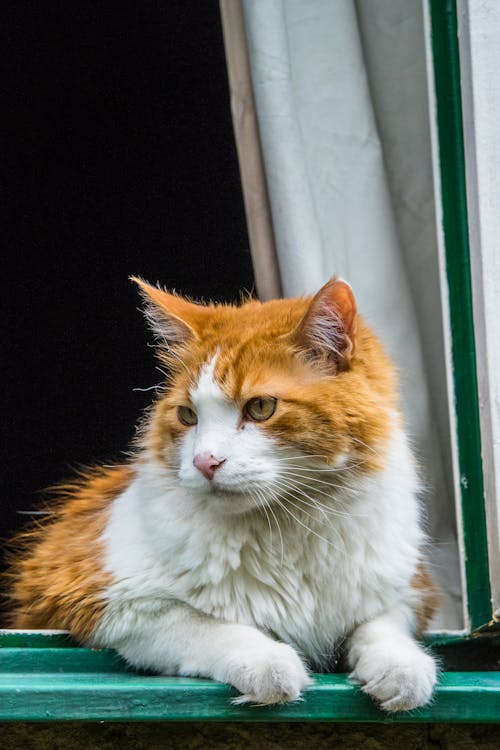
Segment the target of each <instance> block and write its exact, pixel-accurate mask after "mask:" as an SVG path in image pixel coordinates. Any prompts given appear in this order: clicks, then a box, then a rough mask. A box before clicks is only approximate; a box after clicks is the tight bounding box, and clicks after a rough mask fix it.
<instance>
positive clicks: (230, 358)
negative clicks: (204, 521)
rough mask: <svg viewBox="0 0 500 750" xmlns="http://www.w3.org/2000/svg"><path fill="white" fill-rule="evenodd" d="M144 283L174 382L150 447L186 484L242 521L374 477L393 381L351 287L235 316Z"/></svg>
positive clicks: (152, 426)
mask: <svg viewBox="0 0 500 750" xmlns="http://www.w3.org/2000/svg"><path fill="white" fill-rule="evenodd" d="M135 281H136V282H137V283H138V284H139V286H140V290H141V293H142V295H143V297H144V300H145V302H146V314H147V317H148V319H149V321H150V323H151V325H152V328H153V330H154V331H155V334H156V336H157V339H158V352H159V356H160V358H161V359H162V361H163V363H164V364H165V365H166V367H167V369H168V372H169V379H168V383H167V387H166V389H165V391H164V393H163V394H162V395H161V397H160V398H159V399H158V401H157V402H156V404H155V406H154V408H153V410H152V412H151V416H150V420H149V422H148V425H147V429H146V430H145V433H144V438H143V441H144V444H145V447H146V448H147V450H148V452H149V454H150V455H153V456H154V457H155V459H156V460H158V461H160V462H161V463H163V464H164V465H166V466H167V467H168V468H169V469H170V470H171V471H174V472H175V474H176V476H177V478H178V481H179V482H180V484H181V485H182V486H184V487H185V488H188V489H189V490H191V491H192V492H193V493H195V494H197V495H199V496H202V497H206V500H207V502H212V503H213V504H214V505H217V504H218V505H220V507H221V508H224V509H225V510H227V511H228V512H238V513H239V512H244V511H248V510H250V509H251V508H254V507H257V506H259V505H261V504H262V503H266V504H269V503H272V502H273V501H275V502H277V503H279V502H280V501H281V502H282V501H283V500H284V499H285V498H286V495H287V493H288V494H290V493H291V492H293V493H295V494H296V495H300V494H301V493H305V496H307V495H309V494H310V493H311V491H312V490H317V491H318V492H319V493H321V492H325V491H331V489H332V488H333V487H334V486H335V485H337V486H338V485H340V484H342V481H343V479H344V477H345V476H346V475H347V474H348V472H349V471H353V470H354V469H356V468H357V469H358V470H362V471H370V470H373V469H374V467H375V466H376V465H377V455H378V452H377V445H379V444H380V443H381V442H382V441H383V440H384V439H385V438H386V437H387V434H388V430H389V427H388V423H387V422H388V420H387V414H388V410H389V409H391V408H394V406H395V392H394V381H393V375H392V368H391V365H390V364H389V362H388V360H387V359H386V357H385V355H384V353H383V351H382V348H381V346H380V344H379V343H378V341H377V339H376V338H375V336H373V334H372V333H371V332H370V331H369V329H368V328H367V327H366V325H365V324H364V323H363V321H362V320H361V319H360V318H359V317H358V315H357V312H356V303H355V300H354V296H353V293H352V290H351V287H350V286H349V285H348V284H347V283H346V282H344V281H342V280H340V279H337V278H334V279H332V280H331V281H329V282H328V283H327V284H326V285H325V286H324V287H322V289H320V291H319V292H318V293H317V294H316V295H315V296H314V297H312V298H297V299H281V300H272V301H270V302H266V303H261V302H258V301H255V300H248V301H245V302H243V303H242V304H240V305H238V306H232V305H212V304H210V305H200V304H195V303H193V302H190V301H188V300H186V299H184V298H182V297H180V296H177V295H174V294H169V293H167V292H165V291H163V290H161V289H159V288H157V287H154V286H150V285H149V284H147V283H146V282H144V281H142V280H140V279H135ZM321 471H324V477H322V478H321V479H320V477H321V476H322V475H321V473H319V472H321ZM321 481H323V482H325V485H324V486H323V485H322V484H321V483H320V482H321ZM294 496H295V495H294Z"/></svg>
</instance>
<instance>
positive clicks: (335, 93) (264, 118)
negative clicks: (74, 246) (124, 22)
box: [222, 0, 463, 628]
mask: <svg viewBox="0 0 500 750" xmlns="http://www.w3.org/2000/svg"><path fill="white" fill-rule="evenodd" d="M231 2H235V0H227V3H226V4H230V3H231ZM222 8H223V13H224V0H223V4H222ZM243 11H244V22H245V32H246V42H247V45H248V57H249V61H250V70H251V79H252V88H253V97H254V99H255V105H256V111H257V121H258V131H259V134H260V143H261V149H262V154H263V160H264V168H265V180H266V183H267V190H268V193H269V202H270V207H271V215H272V224H273V229H274V236H275V244H276V254H277V259H278V266H279V273H280V277H281V285H282V289H283V293H284V295H285V296H294V295H298V294H303V293H312V292H314V291H316V290H317V289H318V288H319V287H320V286H321V285H322V284H323V283H325V281H326V280H327V279H328V278H329V277H330V276H332V275H333V274H335V273H337V274H340V275H341V276H342V277H344V278H345V279H347V280H348V281H349V282H350V283H351V284H352V286H353V288H354V292H355V294H356V297H357V300H358V305H359V309H360V311H361V312H362V314H363V315H364V317H365V318H366V320H367V321H368V322H369V323H370V324H371V325H372V326H373V328H374V329H375V331H376V332H377V333H378V334H379V335H380V336H381V338H382V340H383V341H384V343H385V345H386V347H387V349H388V351H389V352H390V354H391V355H392V357H393V358H394V360H395V361H396V363H397V365H398V367H399V371H400V377H401V384H402V388H401V389H402V400H403V407H404V410H405V413H406V415H407V421H408V426H409V431H410V434H411V436H412V439H413V442H414V445H415V447H416V450H417V454H418V455H419V456H420V459H421V463H422V466H423V467H424V476H425V478H426V479H427V483H428V488H429V489H428V497H427V525H428V529H429V533H430V536H431V537H432V540H433V543H434V550H433V561H434V566H435V571H436V574H437V575H438V577H439V579H440V581H441V587H442V589H443V593H444V597H443V606H442V610H441V613H440V617H439V619H438V620H437V621H436V623H435V625H436V627H439V626H443V627H449V628H453V627H461V626H462V624H463V620H462V615H461V610H460V572H459V564H458V553H457V545H456V530H455V528H456V521H455V512H454V500H453V482H452V466H451V459H450V447H449V446H450V436H449V417H448V405H447V392H446V377H445V362H444V355H443V352H444V344H443V334H442V326H443V323H442V311H441V302H440V284H439V265H438V253H437V246H436V221H435V216H434V188H433V176H432V158H431V147H430V135H429V133H430V130H429V119H428V92H427V72H426V55H425V36H424V20H423V9H422V5H421V2H420V0H357V2H356V1H355V0H243ZM226 35H227V29H226ZM240 159H241V154H240ZM257 285H259V279H258V278H257Z"/></svg>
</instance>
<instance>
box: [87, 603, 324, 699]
mask: <svg viewBox="0 0 500 750" xmlns="http://www.w3.org/2000/svg"><path fill="white" fill-rule="evenodd" d="M147 609H149V608H147ZM127 610H128V611H127ZM94 640H95V641H96V642H98V643H99V644H100V645H106V646H111V647H113V648H115V649H116V650H117V651H118V652H119V653H120V654H121V655H122V656H123V657H124V658H125V659H126V660H127V661H128V662H129V664H131V665H132V666H134V667H139V668H143V669H144V668H146V669H152V670H155V671H157V672H161V673H163V674H170V675H174V674H178V675H183V676H186V677H197V676H198V677H209V678H211V679H214V680H218V681H219V682H226V683H229V684H230V685H233V686H234V687H235V688H237V690H239V691H240V693H241V694H242V695H241V696H239V697H238V698H236V699H235V701H234V702H235V703H247V702H255V703H260V704H269V703H284V702H286V701H294V700H297V699H298V698H299V697H300V694H301V692H302V690H304V688H306V687H307V686H308V685H309V684H310V683H311V682H312V681H311V679H310V678H309V676H308V674H307V671H306V668H305V666H304V664H303V663H302V661H301V659H300V657H299V656H298V654H297V653H296V652H295V650H294V649H293V648H292V647H291V646H288V645H286V644H285V643H278V642H277V641H274V640H273V639H272V638H269V637H268V636H267V635H264V633H261V632H260V631H259V630H257V628H254V627H251V626H248V625H239V624H236V623H230V622H225V621H222V620H218V619H216V618H214V617H210V616H207V615H205V614H203V613H201V612H199V611H197V610H195V609H193V608H192V607H189V606H187V605H184V604H182V603H177V602H170V603H167V604H164V603H163V604H162V605H161V606H160V607H158V608H157V609H156V611H154V612H152V611H151V609H149V611H146V610H144V608H143V607H142V606H139V607H134V604H133V603H130V604H128V605H127V608H124V607H123V606H122V607H120V609H119V612H116V617H114V616H113V615H112V613H111V612H110V611H108V612H107V613H106V614H105V616H104V619H103V622H102V624H101V626H100V627H99V629H98V632H97V633H96V638H95V639H94Z"/></svg>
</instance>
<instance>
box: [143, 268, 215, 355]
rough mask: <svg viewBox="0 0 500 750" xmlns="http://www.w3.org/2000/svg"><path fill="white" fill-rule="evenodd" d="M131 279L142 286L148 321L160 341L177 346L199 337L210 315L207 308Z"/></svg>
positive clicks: (144, 282)
mask: <svg viewBox="0 0 500 750" xmlns="http://www.w3.org/2000/svg"><path fill="white" fill-rule="evenodd" d="M130 279H131V281H134V282H135V283H136V284H137V285H138V287H139V290H140V293H141V296H142V298H143V300H144V312H145V314H146V318H147V320H148V322H149V324H150V326H151V328H152V330H153V332H154V333H155V334H156V335H157V337H158V339H160V341H163V342H165V343H167V344H168V345H169V346H176V345H180V344H184V343H186V342H187V341H189V340H190V339H196V338H198V333H199V331H201V330H202V329H203V324H204V322H205V321H206V317H207V315H209V312H208V308H207V307H204V306H203V305H197V304H196V303H194V302H190V301H189V300H187V299H184V297H180V296H178V295H177V294H169V292H165V291H164V290H163V289H160V288H159V287H157V286H152V285H151V284H148V283H147V281H144V280H143V279H139V278H138V277H136V276H131V277H130Z"/></svg>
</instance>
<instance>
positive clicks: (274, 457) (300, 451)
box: [11, 279, 436, 711]
mask: <svg viewBox="0 0 500 750" xmlns="http://www.w3.org/2000/svg"><path fill="white" fill-rule="evenodd" d="M136 281H137V283H138V284H139V286H140V289H141V291H142V294H143V296H144V299H145V301H146V311H147V316H148V318H149V320H150V322H151V324H152V326H153V329H154V331H155V333H156V335H157V337H158V353H159V356H160V358H161V360H162V362H163V364H164V365H165V366H166V367H167V368H168V372H169V377H168V381H167V382H166V383H165V388H164V390H163V392H162V393H161V395H160V396H159V398H158V399H157V401H156V402H155V404H154V405H153V407H152V408H151V410H150V411H149V413H148V415H147V417H146V419H145V421H144V424H143V426H142V430H141V436H140V439H139V444H138V447H137V451H136V453H135V458H134V459H133V460H131V462H130V464H129V465H128V466H126V467H115V468H112V469H103V470H100V471H99V472H97V473H96V474H95V475H92V476H89V477H86V478H84V479H83V480H82V481H81V482H79V483H76V484H75V486H73V487H66V488H63V491H62V496H63V497H62V499H61V501H60V502H59V504H58V506H57V507H56V508H55V509H54V511H53V513H52V515H51V516H50V518H49V519H48V521H47V522H46V523H45V524H43V525H42V526H41V527H39V528H37V529H36V530H34V531H33V532H31V533H29V534H27V535H25V536H24V537H23V540H22V545H21V549H20V552H19V553H18V555H17V559H15V560H14V562H13V564H12V567H11V575H12V577H13V585H12V588H11V601H12V609H11V611H12V625H13V626H14V627H18V628H42V627H61V628H66V629H68V630H69V631H70V632H72V633H73V634H74V635H75V636H76V637H77V638H78V639H80V640H81V641H82V642H83V643H86V644H90V645H94V646H111V647H114V648H116V649H117V650H118V651H119V653H120V654H122V655H123V656H124V657H125V659H127V661H128V662H129V663H130V664H132V665H133V666H136V667H145V668H148V669H152V670H155V671H157V672H162V673H166V674H181V675H192V676H194V675H201V676H206V677H211V678H213V679H216V680H221V681H225V682H229V683H231V684H232V685H234V686H235V687H236V688H237V689H238V690H239V691H240V693H241V697H240V698H238V701H239V702H245V701H255V702H258V703H276V702H282V701H289V700H295V699H297V698H298V697H299V696H300V694H301V692H302V691H303V690H304V689H305V688H307V685H308V684H309V683H310V681H311V678H310V676H309V669H328V668H331V666H332V665H333V663H334V660H335V653H336V650H337V648H338V647H339V645H340V644H344V645H345V648H346V651H347V659H348V663H349V665H350V668H351V670H352V677H353V679H355V680H357V681H358V682H359V683H360V684H361V685H362V687H363V689H364V690H365V691H366V692H367V693H369V694H370V695H371V696H372V697H373V698H374V699H375V700H376V701H378V702H379V703H380V705H381V706H382V707H383V708H384V709H386V710H388V711H396V710H401V709H411V708H414V707H416V706H419V705H423V704H424V703H426V702H427V701H428V700H429V699H430V697H431V695H432V690H433V686H434V683H435V680H436V666H435V663H434V661H433V659H432V657H431V656H430V655H429V654H427V653H426V652H425V651H424V650H423V649H422V647H421V646H420V645H419V644H418V643H417V642H416V641H415V639H414V636H415V634H417V633H418V632H419V631H421V630H422V629H423V628H424V627H425V624H426V621H427V619H428V618H429V617H430V615H431V614H432V609H433V599H434V593H433V588H432V582H431V580H430V578H429V576H428V574H427V572H426V570H425V566H424V560H423V557H422V548H423V544H424V541H425V540H424V536H423V533H422V530H421V524H420V519H419V506H418V500H417V495H418V491H419V483H418V479H417V474H416V470H415V466H414V461H413V458H412V455H411V451H410V449H409V446H408V441H407V438H406V436H405V433H404V429H403V427H402V424H401V418H400V415H399V412H398V406H397V393H396V382H395V377H394V371H393V367H392V365H391V363H390V362H389V360H388V359H387V357H386V355H385V354H384V352H383V349H382V347H381V345H380V343H379V341H378V340H377V338H376V337H375V336H374V335H373V334H372V332H371V331H370V330H369V328H368V327H367V326H366V325H365V323H364V322H363V320H362V319H361V318H360V317H359V316H358V315H357V313H356V305H355V301H354V297H353V295H352V292H351V289H350V287H349V286H348V285H347V284H346V283H345V282H343V281H341V280H338V279H333V280H332V281H330V282H329V283H328V284H327V285H325V287H323V288H322V289H321V290H320V291H319V292H318V294H317V295H316V296H315V297H313V298H299V299H293V300H274V301H271V302H267V303H264V304H261V303H260V302H257V301H254V300H249V301H246V302H244V303H242V304H241V305H240V306H239V307H233V306H225V305H208V306H204V305H196V304H194V303H191V302H189V301H187V300H185V299H183V298H181V297H178V296H175V295H171V294H167V293H166V292H164V291H163V290H161V289H158V288H156V287H152V286H149V285H148V284H146V283H145V282H143V281H141V280H138V279H137V280H136ZM252 399H257V400H258V404H259V408H260V407H263V408H264V407H265V408H266V409H267V411H266V413H265V414H264V417H263V418H262V419H261V418H260V417H259V418H258V419H255V418H254V417H253V416H252V410H251V408H250V406H251V403H252ZM179 407H183V408H184V412H183V411H182V410H181V411H179ZM186 408H187V409H188V411H187V412H186V411H185V409H186ZM273 408H274V411H272V410H273ZM270 412H272V413H270ZM186 413H187V417H189V419H188V420H187V421H188V422H196V423H191V424H189V423H188V424H186V419H187V418H186V417H185V415H186ZM207 467H208V468H207Z"/></svg>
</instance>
